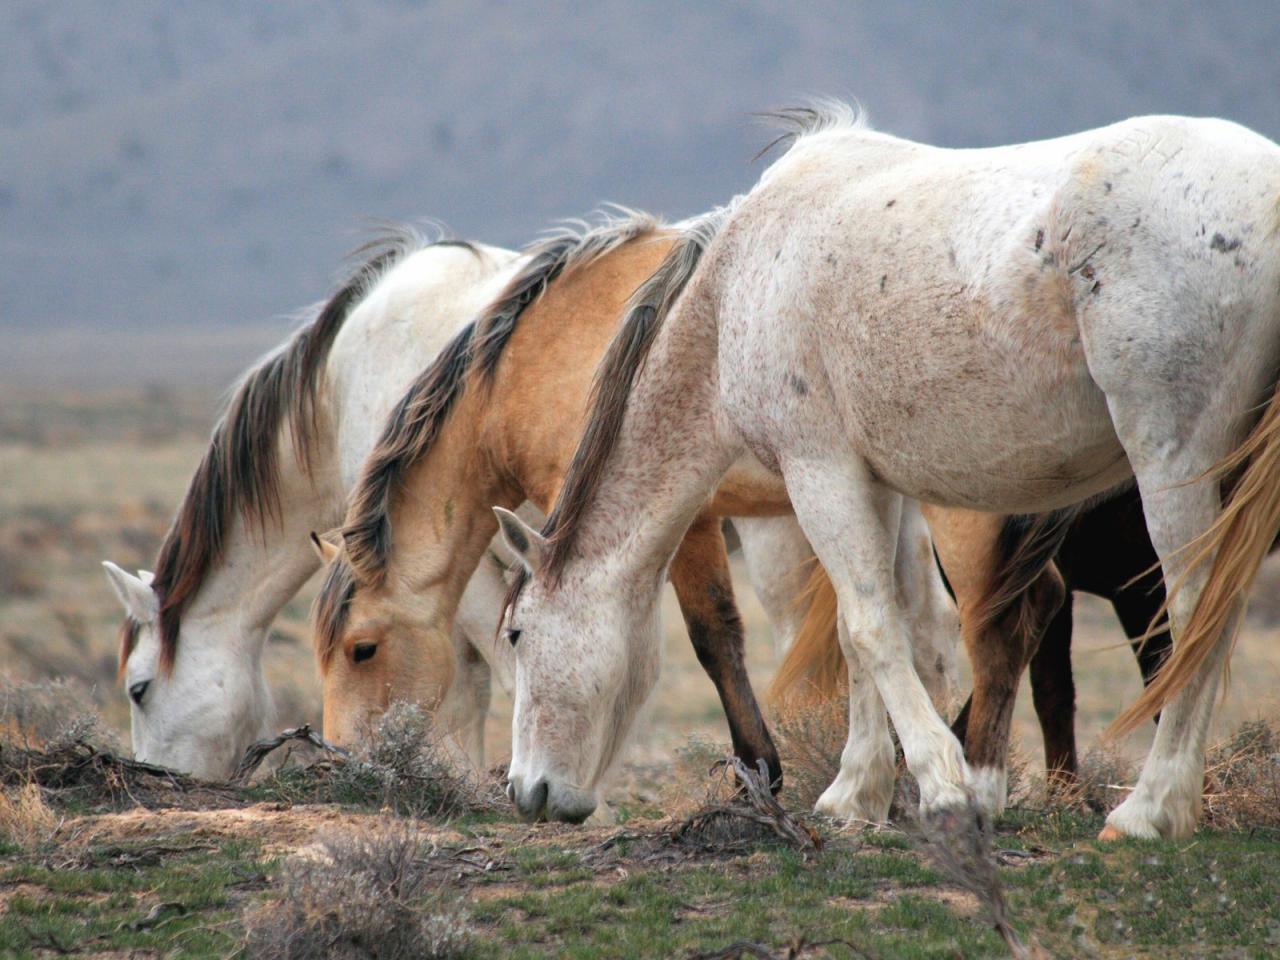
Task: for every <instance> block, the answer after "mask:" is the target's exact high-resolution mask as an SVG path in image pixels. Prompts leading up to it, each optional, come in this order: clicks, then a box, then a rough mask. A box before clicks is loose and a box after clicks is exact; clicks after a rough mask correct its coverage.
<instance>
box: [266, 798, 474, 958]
mask: <svg viewBox="0 0 1280 960" xmlns="http://www.w3.org/2000/svg"><path fill="white" fill-rule="evenodd" d="M281 887H282V889H281V890H280V896H279V897H278V898H273V899H270V900H268V901H266V902H265V903H261V904H259V905H257V906H256V907H254V908H251V909H250V910H249V911H248V912H247V913H246V915H245V929H246V931H247V934H248V940H247V943H246V948H245V949H246V953H247V955H248V956H250V957H256V958H263V960H312V958H315V960H320V958H336V960H357V958H381V960H397V958H401V957H404V958H410V957H413V958H428V960H447V958H453V957H461V956H463V955H464V954H465V953H466V950H467V945H468V942H469V939H470V928H469V927H468V925H467V918H466V915H465V913H464V912H463V911H462V908H461V906H460V904H459V901H458V899H457V897H456V895H454V894H451V893H450V892H449V891H447V890H445V889H443V888H442V887H441V886H440V885H439V884H438V883H437V882H435V881H433V880H432V879H431V877H430V875H429V873H428V871H427V870H426V869H425V868H424V866H423V858H422V851H421V850H420V848H419V842H418V836H417V833H416V831H415V830H414V828H413V826H412V825H411V824H405V823H401V822H397V821H395V820H390V819H387V820H384V821H382V822H380V823H377V824H375V825H373V826H371V827H360V828H356V829H348V830H347V831H346V832H344V833H341V834H339V833H328V834H325V835H322V836H321V837H320V839H319V841H318V843H317V845H316V847H315V848H314V849H312V850H308V851H306V852H304V853H300V854H298V855H295V856H294V857H292V858H290V859H289V860H287V861H286V862H285V864H284V867H283V870H282V874H281Z"/></svg>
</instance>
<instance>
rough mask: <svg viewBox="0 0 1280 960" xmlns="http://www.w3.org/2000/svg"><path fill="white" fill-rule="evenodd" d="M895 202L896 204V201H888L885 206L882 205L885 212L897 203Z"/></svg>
mask: <svg viewBox="0 0 1280 960" xmlns="http://www.w3.org/2000/svg"><path fill="white" fill-rule="evenodd" d="M897 202H898V201H897V200H890V201H889V202H888V203H886V204H885V205H884V208H885V209H886V210H888V209H889V208H890V207H892V206H893V205H894V204H895V203H897Z"/></svg>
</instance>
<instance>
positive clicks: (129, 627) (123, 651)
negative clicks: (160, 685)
mask: <svg viewBox="0 0 1280 960" xmlns="http://www.w3.org/2000/svg"><path fill="white" fill-rule="evenodd" d="M141 627H142V624H140V623H139V622H138V621H137V620H136V619H135V618H134V617H133V616H126V617H125V618H124V622H123V623H122V624H120V634H119V637H120V660H119V666H118V667H117V668H116V670H117V674H118V675H119V676H121V677H123V676H124V665H125V664H126V663H128V662H129V654H131V653H133V648H134V647H136V646H137V645H138V630H139V629H140V628H141Z"/></svg>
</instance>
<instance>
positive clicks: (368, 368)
mask: <svg viewBox="0 0 1280 960" xmlns="http://www.w3.org/2000/svg"><path fill="white" fill-rule="evenodd" d="M521 263H522V258H521V257H520V256H519V255H518V254H516V253H513V252H511V251H508V250H500V249H497V248H494V247H484V246H473V245H471V244H462V243H458V242H453V241H446V242H437V243H424V242H422V241H421V240H418V239H416V238H415V237H412V236H409V235H404V236H396V237H394V238H391V239H389V240H388V241H387V242H386V243H385V244H382V245H380V246H379V247H378V248H377V249H376V250H372V251H371V256H370V258H369V261H368V262H367V263H366V264H365V266H364V267H362V268H361V269H360V270H359V271H357V272H356V274H355V275H354V276H353V277H352V278H351V279H350V280H349V281H348V282H347V283H346V284H345V285H344V286H343V287H342V289H341V290H340V291H339V292H338V293H337V294H336V295H335V296H334V297H333V298H332V299H331V300H330V301H329V302H328V303H327V304H326V305H325V306H324V307H323V308H322V309H321V310H320V312H319V314H318V315H317V317H316V319H315V320H313V321H312V322H311V323H309V324H308V325H307V326H305V327H303V328H302V329H301V330H300V331H299V332H298V333H297V334H296V335H295V336H294V337H293V338H291V339H290V340H289V341H288V342H287V343H285V344H284V345H282V346H281V348H280V349H279V350H277V351H276V352H274V353H273V354H271V355H270V356H268V357H267V358H266V359H265V360H263V361H262V362H261V363H260V364H259V365H257V366H256V367H254V368H253V369H252V370H250V371H249V372H248V373H247V374H246V375H245V377H244V378H243V379H242V380H241V381H240V383H239V385H238V386H237V388H236V389H235V392H234V394H233V395H232V398H231V401H230V403H229V406H228V410H227V412H226V414H225V415H224V416H223V418H222V419H221V420H220V421H219V422H218V425H217V427H216V428H215V429H214V433H213V438H212V441H211V443H210V446H209V450H208V452H207V453H206V454H205V457H204V459H203V460H202V462H201V464H200V466H199V468H198V469H197V470H196V473H195V474H194V476H193V477H192V480H191V484H190V487H189V488H188V490H187V494H186V497H185V498H184V500H183V503H182V506H181V508H180V509H179V512H178V515H177V517H176V519H175V520H174V523H173V526H172V527H171V529H170V530H169V533H168V535H167V536H166V538H165V541H164V544H163V545H162V547H161V550H160V556H159V560H158V564H157V568H156V574H155V577H154V580H153V579H152V576H151V575H150V574H148V573H146V572H143V571H140V572H139V574H138V575H137V576H134V575H132V574H129V573H126V572H125V571H124V570H122V569H120V568H119V567H118V566H116V565H115V564H112V563H106V564H104V566H105V567H106V570H107V575H108V579H109V580H110V582H111V585H112V586H113V587H114V588H115V591H116V593H117V595H118V596H119V598H120V601H121V603H123V604H124V607H125V611H126V613H127V620H126V622H125V625H124V628H123V630H122V644H121V672H122V676H123V679H124V686H125V689H126V690H127V691H128V695H129V699H130V701H131V708H130V716H131V728H132V739H133V750H134V755H135V756H136V757H137V758H138V759H140V760H145V761H147V762H150V763H156V764H160V765H162V766H166V767H170V768H173V769H175V770H182V771H187V772H190V773H193V774H195V775H197V776H201V777H207V778H218V777H225V776H227V775H229V774H230V773H231V771H232V770H234V768H235V765H236V763H237V762H238V760H239V759H240V757H241V755H242V754H243V752H244V749H245V747H246V746H248V744H250V743H251V742H253V741H254V740H255V739H257V738H259V737H262V736H266V735H268V734H269V733H271V732H273V731H272V729H271V725H272V724H273V722H274V711H273V709H272V706H271V696H270V692H269V691H268V689H267V685H266V682H265V678H264V676H263V671H262V652H263V646H264V644H265V642H266V637H267V631H268V627H269V626H270V624H271V621H272V620H273V619H274V618H275V616H276V614H277V613H279V611H280V610H281V608H282V607H283V606H284V605H285V604H286V603H287V602H288V601H289V599H290V598H291V597H293V595H294V594H295V593H296V592H297V591H298V590H299V589H300V588H301V586H302V585H303V583H304V582H306V580H307V578H308V577H310V576H311V574H312V573H313V572H314V571H315V570H316V568H317V567H318V566H319V562H320V561H319V559H318V558H317V557H316V556H315V554H314V552H313V550H312V547H311V544H310V542H309V540H308V532H309V531H311V530H325V529H328V528H330V527H332V526H334V525H335V524H336V523H337V522H338V521H339V520H341V518H342V511H343V506H344V503H345V498H346V493H347V491H348V490H349V489H350V487H351V486H352V484H353V483H354V482H355V479H356V477H357V475H358V471H359V468H360V465H361V463H362V462H363V460H364V457H365V454H367V453H368V451H369V450H370V449H371V448H372V447H373V444H374V441H375V440H376V439H377V436H378V434H379V432H380V430H381V426H382V422H383V420H384V419H385V416H386V414H387V412H388V411H389V410H390V409H391V407H392V405H393V404H394V403H395V401H396V400H397V399H398V398H399V396H400V394H401V393H402V392H403V390H404V388H405V387H406V386H407V385H408V384H409V383H410V382H411V381H412V379H413V377H414V376H415V375H416V374H417V373H418V371H419V370H420V369H421V368H422V367H423V366H425V365H426V364H428V363H430V362H431V360H432V359H433V358H434V356H435V354H436V352H437V351H438V350H439V349H440V348H441V347H442V346H444V344H445V343H446V342H448V340H449V339H450V338H451V337H452V336H453V335H454V334H455V333H456V332H457V331H458V329H459V328H461V327H462V326H464V325H465V324H466V323H467V321H469V320H470V319H471V317H472V315H473V314H474V313H475V312H476V311H477V310H478V309H479V308H480V307H482V306H483V305H484V304H485V303H487V302H488V301H489V300H490V299H491V298H492V297H493V296H494V295H495V294H496V293H497V292H498V291H499V290H501V289H502V288H503V286H504V285H505V284H506V282H507V280H508V278H509V277H510V276H511V275H512V274H513V273H514V272H516V270H518V268H519V266H520V264H521ZM495 544H496V545H498V546H499V547H500V544H498V543H497V540H496V538H495ZM505 591H506V585H505V583H504V582H503V580H502V577H501V574H500V571H499V570H498V569H497V568H496V567H494V566H492V565H489V564H485V565H483V567H482V570H481V572H480V573H479V574H478V575H477V576H476V577H475V578H474V579H473V580H472V581H471V585H470V587H469V588H468V590H467V593H466V595H465V596H464V599H463V601H462V608H461V615H460V617H459V620H458V623H457V625H456V628H455V631H454V642H455V648H456V651H457V653H458V655H459V661H460V662H462V663H466V664H468V669H467V670H466V671H462V672H464V673H465V674H466V680H467V682H466V683H459V684H456V685H455V687H454V692H455V693H456V696H454V697H452V698H451V700H453V701H455V702H449V703H446V704H444V705H443V706H442V708H441V709H442V711H443V712H446V713H449V714H451V715H455V714H456V724H457V725H458V726H459V727H460V728H461V729H463V730H465V731H466V733H465V734H464V739H465V740H466V741H467V751H468V753H469V754H471V756H472V757H473V759H477V760H480V759H482V754H477V750H478V748H477V742H478V743H479V744H481V745H482V743H483V741H482V740H479V741H477V738H478V737H479V735H480V734H481V732H482V729H483V728H482V721H483V716H484V712H485V710H487V690H488V677H487V674H488V669H487V666H488V665H489V664H490V663H491V662H493V660H494V657H493V653H492V650H493V643H492V637H493V624H494V623H495V622H496V620H497V616H498V611H499V610H500V608H501V599H502V596H503V594H504V593H505ZM469 649H470V651H472V652H475V651H478V652H479V654H480V656H479V657H476V656H473V655H471V653H470V652H468V650H469ZM499 667H501V664H499ZM481 749H482V747H481Z"/></svg>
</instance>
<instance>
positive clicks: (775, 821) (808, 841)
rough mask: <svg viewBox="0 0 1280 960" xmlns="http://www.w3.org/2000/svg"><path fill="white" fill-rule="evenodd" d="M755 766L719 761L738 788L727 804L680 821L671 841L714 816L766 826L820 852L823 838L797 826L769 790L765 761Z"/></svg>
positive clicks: (732, 759) (800, 846)
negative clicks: (753, 768)
mask: <svg viewBox="0 0 1280 960" xmlns="http://www.w3.org/2000/svg"><path fill="white" fill-rule="evenodd" d="M757 765H758V769H757V770H756V771H753V770H751V769H750V768H749V767H747V765H746V764H745V763H743V762H742V761H741V760H740V759H738V758H737V757H729V758H727V759H725V760H721V761H719V763H717V765H716V766H717V767H720V768H721V769H724V770H732V771H733V774H734V776H735V777H736V778H737V781H738V784H739V786H740V788H741V789H740V790H739V791H738V793H737V794H736V796H735V797H734V799H733V800H732V801H731V802H730V803H726V804H713V805H708V806H705V807H703V808H702V809H701V810H699V811H698V812H697V813H695V814H693V816H691V817H689V818H688V819H686V820H684V821H683V822H681V823H680V824H679V825H677V826H676V828H675V829H674V830H673V831H672V832H671V838H672V839H673V840H679V839H680V838H682V837H683V836H684V835H685V834H687V833H688V832H689V831H690V830H697V829H698V828H701V827H703V826H705V825H706V824H708V823H709V822H711V821H712V820H714V819H715V818H717V817H736V818H738V819H741V820H748V821H751V822H753V823H758V824H760V825H761V826H764V827H768V828H769V829H770V830H772V831H773V832H774V833H776V834H777V835H778V836H779V837H781V838H782V839H783V840H785V841H787V843H789V844H791V845H792V846H794V847H795V848H796V849H797V850H821V849H822V838H821V837H820V836H819V835H818V833H817V831H815V830H812V829H810V828H809V827H806V826H803V825H801V824H799V823H797V822H796V820H795V819H794V818H793V817H792V816H791V814H789V813H787V811H786V810H784V809H783V808H782V805H781V804H780V803H778V800H777V798H776V797H775V796H774V795H773V792H772V791H771V790H770V789H769V771H768V767H767V766H766V765H765V762H764V760H763V759H762V760H759V761H758V762H757Z"/></svg>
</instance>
